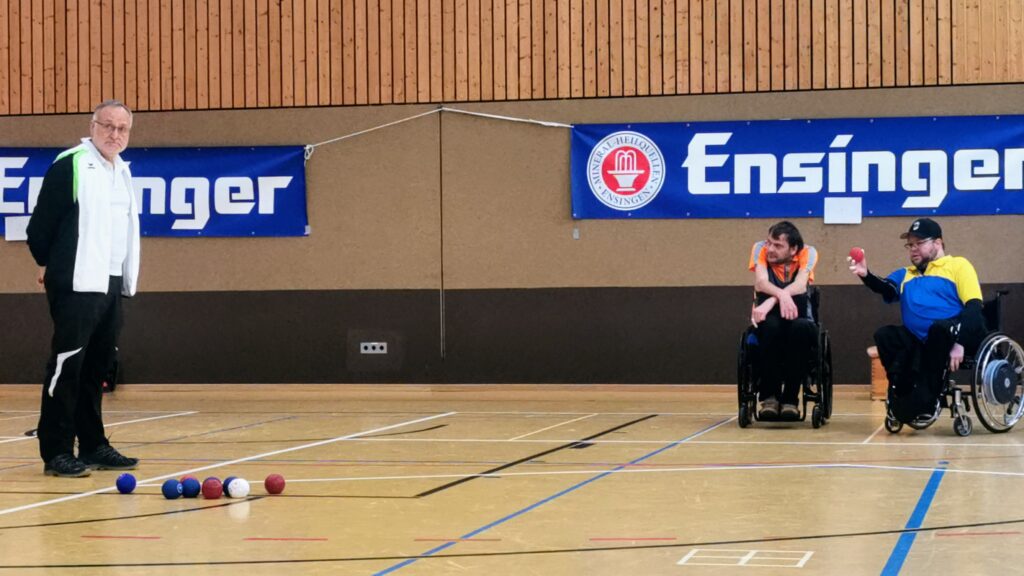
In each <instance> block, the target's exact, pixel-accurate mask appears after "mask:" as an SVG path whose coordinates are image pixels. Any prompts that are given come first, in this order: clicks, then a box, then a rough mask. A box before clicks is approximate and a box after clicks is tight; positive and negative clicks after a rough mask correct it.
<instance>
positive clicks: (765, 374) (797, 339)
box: [757, 314, 818, 405]
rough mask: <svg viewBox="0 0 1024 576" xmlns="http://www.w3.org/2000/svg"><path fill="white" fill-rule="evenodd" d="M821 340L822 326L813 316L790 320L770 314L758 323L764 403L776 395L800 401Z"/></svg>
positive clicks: (783, 400)
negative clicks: (801, 390)
mask: <svg viewBox="0 0 1024 576" xmlns="http://www.w3.org/2000/svg"><path fill="white" fill-rule="evenodd" d="M817 339H818V326H817V325H816V324H815V323H814V321H813V320H811V319H809V318H795V319H793V320H786V319H784V318H783V317H782V316H780V315H778V314H769V315H768V316H767V317H766V318H765V319H764V321H763V322H761V323H759V324H758V325H757V342H758V349H759V350H760V351H761V354H760V357H759V358H758V366H759V368H760V371H761V382H760V385H759V387H758V389H759V395H760V399H761V401H762V402H763V401H764V400H767V399H769V398H776V399H778V400H779V402H781V403H782V404H794V405H795V404H796V403H797V400H798V398H799V397H800V389H801V388H802V387H803V382H804V380H805V379H806V378H807V372H808V370H809V368H810V363H811V358H812V354H813V352H814V349H815V346H816V345H817Z"/></svg>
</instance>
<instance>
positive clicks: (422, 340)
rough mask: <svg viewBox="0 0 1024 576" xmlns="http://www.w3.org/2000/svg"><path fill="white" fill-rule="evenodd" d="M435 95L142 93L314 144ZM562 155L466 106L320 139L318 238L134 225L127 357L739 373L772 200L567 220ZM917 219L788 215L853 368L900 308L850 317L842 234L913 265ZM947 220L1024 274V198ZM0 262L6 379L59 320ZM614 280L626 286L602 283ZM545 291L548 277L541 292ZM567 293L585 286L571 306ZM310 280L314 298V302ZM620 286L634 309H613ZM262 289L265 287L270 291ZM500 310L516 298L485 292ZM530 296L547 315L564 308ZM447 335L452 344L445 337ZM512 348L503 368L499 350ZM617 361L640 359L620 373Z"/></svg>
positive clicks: (156, 375) (66, 122) (168, 119)
mask: <svg viewBox="0 0 1024 576" xmlns="http://www.w3.org/2000/svg"><path fill="white" fill-rule="evenodd" d="M1022 97H1024V86H1021V85H1013V86H990V87H946V88H915V89H879V90H867V91H856V92H854V91H841V92H800V93H788V94H781V93H780V94H766V95H729V96H690V97H663V98H645V99H621V100H615V99H607V100H594V101H588V102H585V103H584V102H579V101H546V102H533V103H517V104H509V103H506V104H491V105H475V106H472V109H475V110H481V111H485V112H488V113H493V114H503V115H509V116H515V117H529V118H538V119H545V120H554V121H559V122H564V123H570V124H572V123H588V122H653V121H680V120H733V119H744V118H790V117H816V118H824V117H861V116H873V115H874V116H894V115H928V114H936V115H940V114H941V115H948V114H1010V113H1016V114H1020V113H1022V112H1024V109H1022V106H1021V104H1020V103H1021V102H1024V98H1022ZM467 108H470V107H469V106H467ZM430 109H431V108H429V107H420V106H414V107H405V106H403V107H397V106H396V107H375V108H327V109H289V110H273V111H221V112H177V113H169V112H162V113H140V114H139V115H138V116H137V118H136V129H135V131H133V134H132V144H133V145H134V146H192V145H233V144H305V143H315V142H321V141H324V140H328V139H330V138H333V137H337V136H340V135H342V134H346V133H350V132H354V131H357V130H362V129H366V128H370V127H373V126H376V125H380V124H383V123H385V122H389V121H393V120H396V119H400V118H404V117H408V116H411V115H413V114H416V113H419V112H422V111H426V110H430ZM86 121H87V117H86V116H83V115H77V116H59V117H36V118H28V117H18V118H0V146H10V145H18V146H65V145H71V144H74V142H75V141H76V139H77V137H78V136H80V135H82V134H84V132H85V129H86ZM439 144H440V148H439ZM568 158H569V135H568V132H567V130H565V129H562V128H547V127H540V126H533V125H526V124H519V123H509V122H501V121H496V120H490V119H483V118H479V117H469V116H464V115H457V114H453V113H444V114H443V115H438V114H434V115H431V116H427V117H424V118H421V119H418V120H414V121H410V122H408V123H405V124H401V125H398V126H395V127H391V128H387V129H383V130H379V131H376V132H373V133H370V134H368V135H365V136H360V137H357V138H352V139H348V140H345V141H342V142H339V143H337V144H332V145H326V146H323V147H321V148H318V149H317V152H316V153H315V154H314V155H313V157H312V158H311V159H310V161H309V164H308V166H307V178H308V183H309V191H308V199H309V216H310V224H311V226H312V234H311V235H310V236H309V237H306V238H290V239H270V238H268V239H245V238H239V239H209V238H197V239H168V238H146V239H144V240H143V270H142V282H141V290H142V295H140V297H139V298H138V299H137V302H134V303H132V306H133V307H134V309H135V312H133V313H134V314H135V316H134V317H133V318H132V319H130V320H129V324H128V327H127V330H128V332H126V335H130V336H132V339H133V340H129V342H132V341H133V342H134V344H133V346H134V348H128V349H127V350H126V354H127V355H128V360H127V362H128V363H129V365H132V364H134V366H135V368H134V369H133V372H134V374H136V375H137V376H138V380H143V381H166V379H167V378H171V376H169V374H173V375H175V376H174V378H177V379H180V380H182V381H200V382H203V381H268V380H269V381H281V380H287V381H303V378H298V377H296V378H291V377H289V374H299V375H302V374H305V375H307V377H308V378H309V379H312V380H316V381H354V380H357V379H370V380H374V379H378V380H380V381H396V380H398V381H408V380H415V379H436V380H437V381H489V380H496V381H510V380H515V379H517V377H520V378H532V377H533V376H535V375H537V374H547V375H549V376H550V377H552V378H554V379H555V380H557V379H558V378H563V379H564V380H567V381H638V380H637V378H640V379H641V380H639V381H643V380H644V379H649V380H650V379H653V380H658V381H680V382H695V381H696V382H702V381H703V382H714V381H722V380H721V379H722V378H730V377H731V376H730V374H731V363H732V362H733V361H734V346H735V343H734V340H735V338H736V336H738V332H739V330H741V329H742V327H743V324H744V315H745V311H744V307H745V306H746V297H745V294H746V293H747V292H746V291H747V287H748V286H749V284H750V282H751V278H750V274H749V272H747V271H746V269H745V264H746V258H747V251H748V250H749V247H750V245H751V244H752V243H753V242H754V241H756V240H758V239H760V238H762V237H763V236H764V233H765V230H766V228H767V226H768V224H769V223H770V222H769V221H766V220H698V221H682V220H671V221H670V220H665V221H652V220H646V221H621V220H619V221H592V220H590V221H579V222H575V221H573V220H572V219H571V218H570V207H569V193H568V185H569V172H568ZM907 220H908V219H900V218H895V219H894V218H875V219H868V220H867V221H866V222H865V223H864V224H862V225H859V226H824V225H823V224H821V222H820V221H817V220H806V219H803V220H800V219H798V220H796V222H797V224H798V225H799V226H800V227H801V229H802V230H803V232H804V235H805V237H806V238H807V239H808V241H809V242H810V243H813V244H814V245H816V246H817V247H818V249H819V251H820V253H821V254H822V261H821V264H820V267H819V269H818V276H817V278H818V283H819V284H820V285H823V286H825V287H835V288H834V290H835V291H834V292H833V293H834V294H837V295H838V296H834V297H829V298H828V300H827V302H828V304H826V310H829V308H828V307H829V306H836V307H839V306H842V308H841V310H837V309H834V308H833V309H832V310H833V312H828V314H834V315H833V316H826V319H827V321H829V323H830V330H832V332H833V339H834V341H835V344H836V348H837V352H842V354H843V359H842V360H841V361H840V362H841V363H842V366H843V369H842V370H838V369H837V378H838V379H839V381H840V382H857V381H860V382H864V381H866V379H867V370H866V369H867V364H866V362H861V360H862V355H863V347H864V346H866V345H868V344H869V343H870V329H869V328H870V327H871V326H873V325H877V323H879V322H882V321H883V320H885V318H883V316H884V314H889V312H882V311H878V312H872V313H871V314H878V315H876V316H869V318H871V321H872V322H873V323H874V324H870V325H868V326H861V325H858V326H857V327H856V328H854V327H853V324H856V323H857V322H858V319H859V318H861V317H862V316H863V314H862V313H861V312H860V311H859V310H861V309H863V308H865V307H869V306H878V305H877V304H874V303H872V302H873V301H872V300H870V298H869V297H868V296H869V295H866V294H865V295H863V296H862V294H864V293H863V290H862V289H861V288H860V287H859V286H856V282H855V281H854V279H853V278H852V277H851V276H850V275H849V273H848V271H846V270H845V267H844V266H843V264H842V256H843V255H845V253H846V251H847V250H848V249H849V247H850V246H851V245H854V244H858V245H862V246H864V247H865V248H866V250H867V252H868V255H869V256H868V257H869V260H870V262H871V264H872V266H873V267H874V268H875V269H879V270H885V271H888V270H889V269H892V268H895V267H897V266H901V265H903V264H904V258H905V255H904V254H903V251H902V249H901V248H900V247H899V244H900V241H899V240H898V238H897V236H898V234H899V232H901V231H902V230H903V229H905V227H906V225H907V223H908V221H907ZM942 224H943V226H944V229H945V230H946V238H947V240H948V243H949V246H950V250H951V251H952V252H953V253H956V254H963V255H966V256H968V257H970V258H971V260H972V261H973V262H974V264H975V266H976V267H977V269H978V272H979V275H980V276H981V278H982V280H983V282H985V283H986V284H988V285H994V284H1007V285H1017V286H1019V285H1022V284H1024V260H1022V259H1021V258H1019V257H1017V256H1016V255H1018V254H1020V253H1022V252H1024V226H1022V224H1024V217H1021V216H996V217H958V218H953V217H950V218H944V219H943V220H942ZM574 229H578V232H579V234H578V236H579V237H578V239H575V238H574ZM0 271H2V274H0V317H4V318H18V319H19V320H17V322H18V324H17V325H18V326H20V327H21V328H22V329H21V330H15V331H5V333H4V336H3V337H2V338H3V341H0V350H4V351H5V353H4V359H3V362H2V363H0V364H3V365H4V368H3V370H2V371H0V381H4V382H16V381H26V380H27V381H35V379H36V378H35V377H36V376H38V377H40V378H41V375H40V374H36V373H35V372H38V371H41V367H37V366H38V365H39V364H41V360H40V359H41V357H42V356H43V355H45V346H46V338H47V337H48V330H49V327H48V319H47V318H46V316H45V306H44V305H42V300H41V297H40V296H38V293H37V292H36V290H37V289H36V287H35V285H34V281H33V278H34V274H35V267H34V265H33V263H32V262H31V259H30V258H29V256H28V252H27V249H26V248H25V246H24V245H23V244H18V243H14V244H12V243H6V242H0ZM442 288H443V289H444V290H443V292H442ZM604 289H616V290H619V291H617V292H616V291H614V290H613V292H612V293H611V294H612V295H611V296H609V295H608V293H606V292H602V291H601V290H604ZM538 290H539V291H538ZM545 290H546V291H545ZM595 290H597V292H594V291H595ZM848 290H849V291H848ZM261 293H264V294H262V295H261ZM538 294H540V295H550V297H551V298H550V299H543V298H542V299H541V300H539V301H538V300H537V295H538ZM442 295H443V297H444V298H443V300H442ZM1017 297H1018V296H1014V298H1017ZM574 301H579V302H581V303H591V304H593V306H581V307H577V308H573V307H572V306H571V303H572V302H574ZM1018 301H1019V300H1013V301H1012V302H1011V305H1010V306H1009V309H1010V310H1011V311H1012V310H1020V307H1019V305H1017V304H1015V303H1016V302H1018ZM317 302H320V303H323V308H320V307H316V306H313V304H311V303H317ZM442 302H443V303H444V306H445V309H444V311H443V312H442V310H441V305H442ZM552 302H557V303H560V304H559V305H558V306H552V305H551V303H552ZM615 302H622V303H623V307H622V308H621V310H620V311H619V312H618V313H614V314H610V313H609V310H610V308H609V307H610V306H612V304H613V303H615ZM840 303H841V304H840ZM268 305H269V306H275V309H274V310H267V309H266V307H267V306H268ZM847 306H855V307H854V308H852V309H847V308H846V307H847ZM690 308H692V310H690ZM318 310H320V312H321V313H320V314H318V312H317V311H318ZM495 310H503V311H506V312H507V314H506V315H495V314H492V313H491V312H493V311H495ZM687 310H689V311H687ZM880 310H881V309H880ZM292 311H294V314H293V313H292ZM563 312H564V313H565V314H566V315H565V316H564V317H562V318H560V317H559V314H562V313H563ZM626 312H628V313H626ZM442 314H443V316H442ZM532 314H537V315H540V316H543V317H544V318H549V319H550V318H554V319H555V321H554V325H553V326H552V325H549V323H550V322H551V320H544V319H542V318H540V317H534V316H532ZM672 314H675V315H678V316H672ZM1017 315H1018V316H1019V313H1018V314H1017ZM442 317H443V318H444V323H443V324H442V322H441V318H442ZM666 317H675V318H677V319H678V320H679V325H680V326H681V327H680V328H679V330H678V331H675V329H674V326H675V323H671V324H663V323H661V321H662V319H664V318H666ZM295 318H298V319H305V320H304V321H302V322H296V321H295V320H294V319H295ZM478 318H479V319H480V321H479V323H475V320H476V319H478ZM212 319H216V320H217V321H216V322H213V320H212ZM885 321H890V320H885ZM645 326H646V328H645ZM1015 326H1016V325H1015ZM627 327H628V328H627ZM353 331H355V332H356V335H355V336H353ZM360 331H369V332H373V331H385V332H388V333H389V334H390V335H391V337H394V338H395V341H396V342H397V341H399V340H401V341H403V342H405V344H403V346H405V347H406V348H405V349H406V350H407V351H408V352H407V354H406V356H405V357H406V358H409V359H412V360H409V361H408V362H411V364H409V363H406V364H403V365H401V366H390V367H389V366H383V367H371V368H374V369H373V370H368V371H367V370H364V369H363V368H360V367H359V366H358V364H359V362H362V361H364V360H365V359H360V358H356V359H355V360H353V361H352V362H350V361H349V360H352V359H350V358H349V357H348V351H347V350H348V348H346V346H349V345H350V344H351V339H352V338H359V337H360V336H359V335H358V333H361V332H360ZM442 331H444V339H443V340H442V336H441V334H442ZM216 335H221V336H223V339H221V340H218V339H216V338H213V337H214V336H216ZM207 338H213V339H212V340H207ZM622 338H625V340H626V341H629V342H632V343H637V342H648V343H652V342H663V343H665V344H664V346H665V347H661V348H659V347H658V346H654V348H652V347H651V346H647V347H646V348H644V349H643V350H640V351H638V352H637V353H635V354H633V355H632V356H629V358H630V359H631V360H630V361H629V362H627V363H625V364H622V363H619V364H615V363H614V362H611V358H612V357H611V356H609V354H607V353H606V350H605V349H604V348H603V347H602V346H604V345H606V344H607V341H609V340H617V339H622ZM216 342H222V344H223V345H222V346H218V345H216V344H215V343H216ZM229 342H230V343H233V344H230V345H228V343H229ZM588 342H589V344H588ZM297 343H301V344H302V346H300V348H301V349H308V350H315V351H316V352H315V353H313V352H310V353H311V354H312V356H305V355H303V354H304V353H300V352H299V351H298V350H299V348H296V349H295V351H293V352H290V353H281V354H280V356H279V358H278V361H279V362H281V363H283V364H281V366H283V367H284V368H288V367H289V366H290V364H289V363H299V362H300V360H301V361H303V362H312V365H310V366H307V367H305V368H302V369H301V370H300V369H290V370H285V369H284V368H281V367H279V368H274V367H265V368H264V369H263V370H262V371H259V370H254V366H263V364H252V362H249V360H251V359H252V358H260V359H262V360H263V361H266V360H268V358H271V357H273V354H274V353H275V351H281V350H286V351H287V350H292V348H291V347H292V346H299V344H297ZM200 344H203V345H200ZM442 345H450V346H451V349H447V350H446V356H445V357H443V358H442V357H441V347H442ZM225 346H226V348H224V347H225ZM303 347H304V348H303ZM221 348H223V349H221ZM693 349H700V350H703V351H704V352H705V355H703V356H702V357H701V358H700V360H699V362H695V363H694V364H692V365H691V364H687V363H685V362H684V363H683V364H679V362H683V361H682V360H679V357H677V356H675V355H676V354H683V355H685V354H686V353H687V352H686V351H687V350H693ZM169 350H175V351H169ZM193 350H194V352H195V354H186V352H188V351H193ZM214 350H217V351H218V352H224V354H218V355H217V356H216V359H217V362H216V363H215V362H213V360H210V361H204V362H199V361H198V360H196V361H195V362H194V363H190V362H189V361H188V360H187V359H188V358H193V359H195V358H198V357H199V356H202V355H203V354H211V353H212V351H214ZM557 350H562V351H571V352H572V353H574V354H579V355H580V356H579V357H580V358H582V359H584V360H581V361H579V362H578V363H576V364H575V365H576V366H577V369H569V368H568V367H566V366H565V365H559V364H558V359H559V358H560V357H562V356H561V355H559V354H556V353H555V351H557ZM679 351H682V352H679ZM566 353H567V352H566ZM652 354H653V355H652ZM179 355H183V356H179ZM708 355H710V356H708ZM684 357H685V356H684ZM143 358H145V359H148V360H147V361H141V360H140V359H143ZM161 358H162V359H163V360H160V359H161ZM487 358H490V359H492V360H493V361H492V362H490V363H489V365H488V363H487V362H483V359H487ZM673 358H674V359H673ZM168 359H176V361H175V362H169V360H168ZM177 360H181V361H177ZM396 361H397V360H396ZM353 362H355V364H353ZM517 362H518V365H517V364H516V363H517ZM165 365H166V366H167V367H166V369H165V368H160V369H158V367H164V366H165ZM296 365H298V364H296ZM652 365H653V366H656V367H660V368H657V369H652V368H650V367H651V366H652ZM303 366H305V364H303ZM459 366H462V367H463V368H458V367H459ZM500 366H510V368H508V369H506V370H504V371H501V370H500V369H499V367H500ZM602 366H603V367H604V368H603V369H601V367H602ZM623 366H626V367H634V366H635V367H636V368H635V369H634V370H632V371H631V372H630V373H629V375H626V376H624V375H623V374H622V367H623ZM595 367H596V368H595ZM709 367H710V368H709ZM377 368H379V370H378V369H377ZM34 371H35V372H34ZM538 379H541V380H545V379H544V378H538ZM138 380H137V381H138Z"/></svg>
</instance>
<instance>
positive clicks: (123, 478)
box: [117, 474, 135, 494]
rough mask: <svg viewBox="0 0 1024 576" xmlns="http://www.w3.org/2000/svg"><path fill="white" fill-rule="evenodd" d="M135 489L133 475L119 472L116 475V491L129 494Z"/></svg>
mask: <svg viewBox="0 0 1024 576" xmlns="http://www.w3.org/2000/svg"><path fill="white" fill-rule="evenodd" d="M134 490H135V476H132V475H131V474H121V475H120V476H118V477H117V491H118V492H120V493H121V494H131V493H132V492H133V491H134Z"/></svg>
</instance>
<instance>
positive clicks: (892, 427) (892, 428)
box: [885, 415, 903, 434]
mask: <svg viewBox="0 0 1024 576" xmlns="http://www.w3.org/2000/svg"><path fill="white" fill-rule="evenodd" d="M885 429H886V430H887V431H888V432H889V433H890V434H896V433H897V432H899V431H900V430H903V422H900V421H899V420H897V419H895V418H893V417H892V416H889V415H886V416H885Z"/></svg>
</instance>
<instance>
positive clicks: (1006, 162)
mask: <svg viewBox="0 0 1024 576" xmlns="http://www.w3.org/2000/svg"><path fill="white" fill-rule="evenodd" d="M571 154H572V166H571V174H572V215H573V218H579V219H583V218H797V217H824V218H825V221H826V222H830V221H831V222H837V223H842V222H846V223H854V222H860V221H861V218H862V217H871V216H919V215H929V216H930V215H967V214H986V215H987V214H1024V116H971V117H963V116H962V117H927V118H873V119H869V118H864V119H838V120H764V121H749V122H688V123H671V124H669V123H663V124H591V125H578V126H574V127H573V129H572V149H571Z"/></svg>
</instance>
